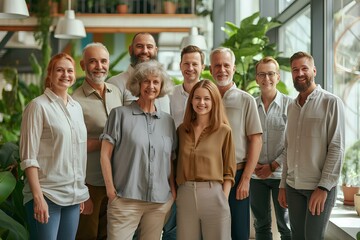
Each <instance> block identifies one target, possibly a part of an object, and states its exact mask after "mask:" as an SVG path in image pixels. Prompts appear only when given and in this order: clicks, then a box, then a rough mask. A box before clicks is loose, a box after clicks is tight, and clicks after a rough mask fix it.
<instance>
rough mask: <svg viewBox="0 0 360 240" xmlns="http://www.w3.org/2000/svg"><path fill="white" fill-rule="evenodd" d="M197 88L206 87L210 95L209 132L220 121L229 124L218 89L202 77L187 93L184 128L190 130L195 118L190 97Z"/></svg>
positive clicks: (215, 128) (219, 123) (214, 129)
mask: <svg viewBox="0 0 360 240" xmlns="http://www.w3.org/2000/svg"><path fill="white" fill-rule="evenodd" d="M198 88H205V89H207V90H208V91H209V93H210V96H211V101H212V108H211V111H210V132H213V131H216V130H217V129H218V128H219V127H220V125H221V124H222V123H224V124H227V125H229V121H228V119H227V117H226V113H225V108H224V105H223V101H222V99H221V95H220V92H219V89H218V88H217V86H216V85H215V84H214V83H213V82H212V81H210V80H208V79H204V80H201V81H200V82H198V83H196V84H195V85H194V87H193V88H192V89H191V92H190V94H189V98H188V101H187V104H186V109H185V115H184V120H183V125H184V127H185V130H186V131H187V132H190V129H191V123H192V122H194V121H195V120H196V116H197V114H196V112H195V111H194V108H193V106H192V99H193V98H194V93H195V90H196V89H198Z"/></svg>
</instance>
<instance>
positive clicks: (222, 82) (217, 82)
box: [215, 78, 232, 87]
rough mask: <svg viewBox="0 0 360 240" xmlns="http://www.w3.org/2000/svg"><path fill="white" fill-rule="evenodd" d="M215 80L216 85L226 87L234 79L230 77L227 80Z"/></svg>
mask: <svg viewBox="0 0 360 240" xmlns="http://www.w3.org/2000/svg"><path fill="white" fill-rule="evenodd" d="M215 81H216V85H218V86H220V87H225V86H227V85H229V84H230V83H231V82H232V79H231V78H230V79H228V80H226V81H217V80H215Z"/></svg>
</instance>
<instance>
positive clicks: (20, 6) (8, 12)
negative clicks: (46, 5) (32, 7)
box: [0, 0, 29, 19]
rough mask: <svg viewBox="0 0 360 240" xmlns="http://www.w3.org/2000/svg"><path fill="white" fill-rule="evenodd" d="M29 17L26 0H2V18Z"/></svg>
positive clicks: (0, 10) (0, 15)
mask: <svg viewBox="0 0 360 240" xmlns="http://www.w3.org/2000/svg"><path fill="white" fill-rule="evenodd" d="M26 17H29V10H28V8H27V6H26V2H25V0H0V19H6V18H7V19H15V18H26Z"/></svg>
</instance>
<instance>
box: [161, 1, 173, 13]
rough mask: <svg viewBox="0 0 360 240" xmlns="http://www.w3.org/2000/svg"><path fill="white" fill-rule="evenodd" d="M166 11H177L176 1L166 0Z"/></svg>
mask: <svg viewBox="0 0 360 240" xmlns="http://www.w3.org/2000/svg"><path fill="white" fill-rule="evenodd" d="M164 13H166V14H174V13H176V4H175V3H174V2H169V1H165V2H164Z"/></svg>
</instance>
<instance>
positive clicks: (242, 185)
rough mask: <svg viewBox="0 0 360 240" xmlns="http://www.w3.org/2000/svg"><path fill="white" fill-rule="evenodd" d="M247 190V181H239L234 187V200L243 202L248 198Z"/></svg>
mask: <svg viewBox="0 0 360 240" xmlns="http://www.w3.org/2000/svg"><path fill="white" fill-rule="evenodd" d="M249 188H250V182H249V181H243V180H240V182H239V184H238V186H237V187H236V200H243V199H245V198H247V197H249Z"/></svg>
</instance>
